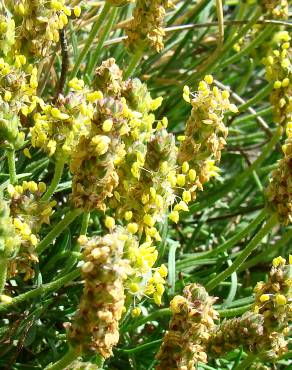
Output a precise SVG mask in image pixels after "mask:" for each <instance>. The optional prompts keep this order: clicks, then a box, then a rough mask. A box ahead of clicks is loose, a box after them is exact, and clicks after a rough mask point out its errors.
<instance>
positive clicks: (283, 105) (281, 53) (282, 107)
mask: <svg viewBox="0 0 292 370" xmlns="http://www.w3.org/2000/svg"><path fill="white" fill-rule="evenodd" d="M277 40H278V43H279V48H278V49H275V50H273V51H272V53H271V55H269V56H268V57H266V58H264V60H263V62H264V64H265V66H266V78H267V80H268V81H270V82H272V83H273V92H272V94H271V97H270V100H271V104H272V106H273V109H274V121H275V123H278V124H280V125H281V126H283V127H286V125H287V124H288V123H289V122H291V121H292V64H291V52H292V48H291V45H290V40H291V37H290V36H289V33H288V32H287V31H282V32H279V33H278V34H277Z"/></svg>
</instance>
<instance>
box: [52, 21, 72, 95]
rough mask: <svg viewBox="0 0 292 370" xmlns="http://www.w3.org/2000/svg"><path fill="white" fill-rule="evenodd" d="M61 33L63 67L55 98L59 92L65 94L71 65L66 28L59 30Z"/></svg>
mask: <svg viewBox="0 0 292 370" xmlns="http://www.w3.org/2000/svg"><path fill="white" fill-rule="evenodd" d="M59 34H60V43H61V53H62V67H61V75H60V79H59V86H58V90H57V94H56V97H55V100H57V99H58V96H59V94H63V90H64V87H65V83H66V78H67V72H68V69H69V66H70V63H69V54H68V43H67V39H66V30H65V28H63V29H62V30H60V31H59Z"/></svg>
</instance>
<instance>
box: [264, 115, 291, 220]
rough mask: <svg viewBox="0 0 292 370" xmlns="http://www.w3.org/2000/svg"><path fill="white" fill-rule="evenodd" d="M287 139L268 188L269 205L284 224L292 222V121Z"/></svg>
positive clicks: (287, 131) (288, 128)
mask: <svg viewBox="0 0 292 370" xmlns="http://www.w3.org/2000/svg"><path fill="white" fill-rule="evenodd" d="M286 133H287V139H286V141H285V143H284V145H283V146H282V150H283V153H284V157H283V158H282V159H281V160H280V161H279V162H278V165H277V168H276V169H275V170H274V171H273V172H272V178H271V181H270V183H269V185H268V187H267V190H266V197H267V202H268V205H269V206H270V207H271V208H272V209H273V210H274V211H275V212H276V213H277V215H278V217H279V220H280V222H282V223H283V224H284V225H289V224H291V223H292V172H291V166H292V122H289V123H288V125H287V128H286Z"/></svg>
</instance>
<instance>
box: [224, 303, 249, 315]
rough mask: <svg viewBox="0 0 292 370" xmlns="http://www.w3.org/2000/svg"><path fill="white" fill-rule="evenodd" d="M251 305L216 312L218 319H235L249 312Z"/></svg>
mask: <svg viewBox="0 0 292 370" xmlns="http://www.w3.org/2000/svg"><path fill="white" fill-rule="evenodd" d="M251 307H252V304H248V305H246V306H241V307H236V308H229V309H226V310H218V312H219V315H220V318H227V317H236V316H240V315H242V314H243V313H245V312H246V311H248V310H250V309H251Z"/></svg>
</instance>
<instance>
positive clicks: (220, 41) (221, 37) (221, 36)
mask: <svg viewBox="0 0 292 370" xmlns="http://www.w3.org/2000/svg"><path fill="white" fill-rule="evenodd" d="M216 9H217V18H218V29H219V39H218V48H220V49H221V47H222V45H223V43H224V13H223V5H222V0H216Z"/></svg>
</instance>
